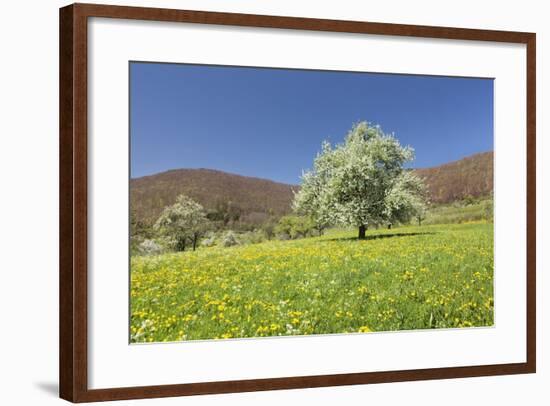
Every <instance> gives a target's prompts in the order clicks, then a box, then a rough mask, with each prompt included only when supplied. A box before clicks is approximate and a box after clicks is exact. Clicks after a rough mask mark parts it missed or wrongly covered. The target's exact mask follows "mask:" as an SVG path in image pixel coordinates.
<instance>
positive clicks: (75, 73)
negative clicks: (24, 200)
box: [59, 4, 536, 402]
mask: <svg viewBox="0 0 550 406" xmlns="http://www.w3.org/2000/svg"><path fill="white" fill-rule="evenodd" d="M91 17H104V18H111V19H128V20H148V21H165V22H185V23H196V24H216V25H229V26H240V27H259V28H285V29H293V30H312V31H327V32H339V33H358V34H374V35H386V36H408V37H420V38H438V39H453V40H465V41H492V42H505V43H518V44H525V45H526V47H527V59H526V61H525V63H526V69H527V76H526V77H527V84H526V89H527V97H526V100H525V103H526V104H525V105H526V112H527V120H526V121H527V128H526V134H527V167H526V168H525V176H526V180H527V196H526V201H527V212H526V213H524V215H525V216H526V219H527V223H526V224H527V231H526V232H527V247H526V249H527V251H526V252H527V256H526V257H527V263H526V270H527V275H526V278H527V279H526V280H527V284H526V286H527V292H526V294H527V296H526V297H527V303H526V308H527V315H526V320H527V328H526V331H525V334H526V343H527V346H526V348H525V352H526V362H524V363H513V364H497V365H477V366H466V367H445V368H431V369H415V370H399V371H383V372H366V373H345V374H336V375H317V376H300V377H281V378H274V379H251V380H241V381H222V382H197V383H186V384H176V385H161V386H140V387H124V388H109V389H89V387H88V355H87V353H88V325H87V316H88V302H87V300H88V293H87V291H88V270H87V263H88V248H87V238H88V237H87V231H88V228H87V227H88V226H87V221H88V218H87V212H88V192H87V185H88V180H87V176H88V175H87V168H88V149H87V139H88V136H87V131H88V130H87V125H88V111H87V109H88V83H87V77H88V72H87V63H88V49H87V47H88V33H87V27H88V19H89V18H91ZM535 38H536V37H535V34H534V33H523V32H506V31H489V30H478V29H462V28H448V27H428V26H415V25H401V24H384V23H368V22H356V21H338V20H321V19H308V18H295V17H276V16H264V15H246V14H233V13H216V12H202V11H184V10H170V9H154V8H139V7H120V6H108V5H95V4H94V5H92V4H74V5H69V6H67V7H63V8H61V9H60V175H59V176H60V206H59V213H60V253H59V254H60V277H59V283H60V285H59V287H60V302H59V303H60V313H59V318H60V347H59V350H60V358H59V364H60V375H59V380H60V397H61V398H63V399H66V400H69V401H72V402H91V401H107V400H119V399H140V398H153V397H168V396H183V395H199V394H215V393H230V392H245V391H263V390H276V389H294V388H313V387H323V386H339V385H356V384H368V383H383V382H398V381H415V380H426V379H447V378H462V377H479V376H490V375H505V374H524V373H533V372H535V370H536V304H535V303H536V296H535V295H536V285H535V284H536V274H535V272H536V268H535V267H536V264H535V257H536V229H535V227H536V214H535V212H536V206H535V205H536V177H535V176H536V173H535V168H536V161H535V127H536V121H535V120H536V113H535V110H536V105H535V103H536V96H535V77H536V72H535V60H536V59H535V58H536V51H535V41H536V39H535Z"/></svg>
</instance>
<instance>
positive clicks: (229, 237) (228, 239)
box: [222, 230, 239, 247]
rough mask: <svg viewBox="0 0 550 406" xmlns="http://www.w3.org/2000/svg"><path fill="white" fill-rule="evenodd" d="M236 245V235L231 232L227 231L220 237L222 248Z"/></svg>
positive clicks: (237, 241)
mask: <svg viewBox="0 0 550 406" xmlns="http://www.w3.org/2000/svg"><path fill="white" fill-rule="evenodd" d="M237 244H239V240H237V235H236V234H235V233H234V232H233V231H232V230H228V231H227V232H226V233H225V234H224V235H223V237H222V245H223V246H224V247H232V246H234V245H237Z"/></svg>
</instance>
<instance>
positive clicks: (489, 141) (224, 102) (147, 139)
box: [130, 62, 493, 183]
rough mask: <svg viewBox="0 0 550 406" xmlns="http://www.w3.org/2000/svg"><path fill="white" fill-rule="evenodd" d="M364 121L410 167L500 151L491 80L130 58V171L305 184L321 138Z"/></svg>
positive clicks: (340, 134) (336, 138) (337, 138)
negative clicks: (407, 151)
mask: <svg viewBox="0 0 550 406" xmlns="http://www.w3.org/2000/svg"><path fill="white" fill-rule="evenodd" d="M362 120H367V121H370V122H372V123H375V124H379V125H380V126H381V127H382V129H383V130H384V132H387V133H391V132H393V133H394V134H395V136H396V137H397V138H398V139H399V141H400V142H401V143H402V144H404V145H410V146H412V147H413V148H414V149H415V151H416V159H415V161H414V162H413V163H412V164H411V165H410V166H412V167H429V166H435V165H439V164H442V163H445V162H449V161H453V160H457V159H460V158H462V157H465V156H468V155H471V154H474V153H477V152H484V151H490V150H492V149H493V80H492V79H477V78H475V79H474V78H452V77H435V76H417V75H389V74H373V73H352V72H330V71H310V70H290V69H265V68H242V67H223V66H201V65H182V64H158V63H141V62H132V63H131V64H130V137H131V177H132V178H135V177H140V176H144V175H150V174H154V173H158V172H162V171H165V170H168V169H177V168H211V169H218V170H222V171H226V172H231V173H237V174H241V175H246V176H256V177H260V178H267V179H272V180H275V181H280V182H286V183H299V179H300V175H301V173H302V170H303V169H308V168H310V167H311V164H312V161H313V158H314V157H315V155H316V153H317V152H318V151H319V149H320V146H321V142H322V141H323V140H324V139H327V140H329V141H331V142H332V143H338V142H341V141H342V140H343V138H344V137H345V135H346V133H347V132H348V130H349V129H350V128H351V126H352V124H353V123H355V122H358V121H362Z"/></svg>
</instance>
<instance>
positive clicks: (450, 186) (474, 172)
mask: <svg viewBox="0 0 550 406" xmlns="http://www.w3.org/2000/svg"><path fill="white" fill-rule="evenodd" d="M415 172H416V173H417V174H418V175H419V176H421V177H422V178H423V179H424V182H425V183H426V186H427V187H428V191H429V196H430V199H431V201H432V202H433V203H448V202H452V201H455V200H460V199H463V198H464V197H466V196H468V195H471V196H474V197H479V196H488V195H490V194H491V193H492V191H493V152H483V153H480V154H475V155H471V156H469V157H466V158H463V159H461V160H459V161H455V162H449V163H447V164H444V165H441V166H437V167H434V168H426V169H416V170H415Z"/></svg>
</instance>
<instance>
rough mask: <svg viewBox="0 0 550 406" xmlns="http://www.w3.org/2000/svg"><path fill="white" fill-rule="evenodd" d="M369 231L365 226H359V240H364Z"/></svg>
mask: <svg viewBox="0 0 550 406" xmlns="http://www.w3.org/2000/svg"><path fill="white" fill-rule="evenodd" d="M366 231H367V227H366V226H364V225H361V226H359V239H360V240H363V239H365V232H366Z"/></svg>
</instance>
